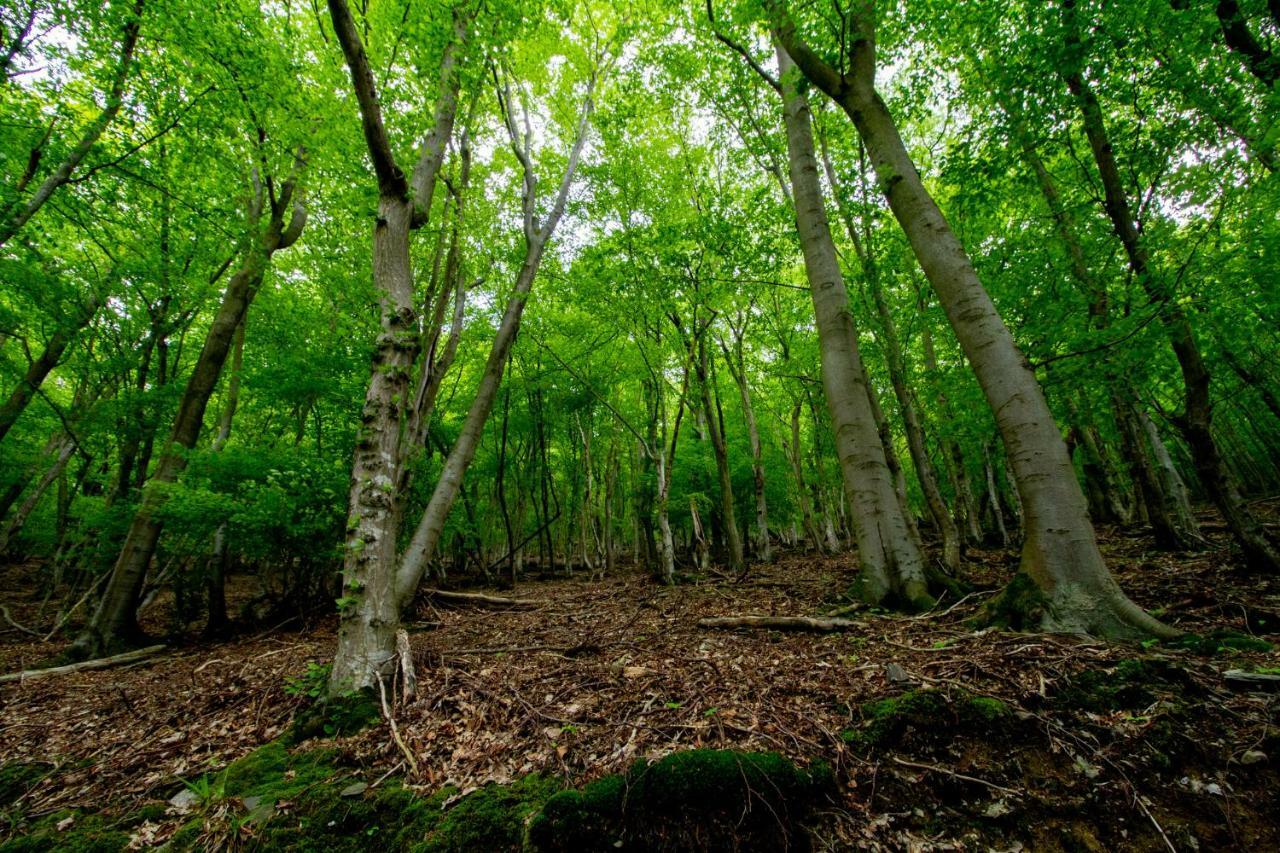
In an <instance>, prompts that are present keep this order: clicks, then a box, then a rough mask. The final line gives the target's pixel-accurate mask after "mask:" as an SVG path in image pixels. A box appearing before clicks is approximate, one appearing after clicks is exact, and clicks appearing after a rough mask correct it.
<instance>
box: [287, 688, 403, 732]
mask: <svg viewBox="0 0 1280 853" xmlns="http://www.w3.org/2000/svg"><path fill="white" fill-rule="evenodd" d="M381 718H382V709H381V706H380V704H379V701H378V697H377V695H376V694H375V693H374V692H373V690H372V689H368V690H361V691H358V692H355V693H351V694H349V695H347V696H335V697H321V698H319V699H317V700H316V701H315V703H313V704H312V705H310V706H308V707H306V708H304V709H303V710H301V711H299V712H298V713H297V715H295V716H294V719H293V724H292V725H291V726H289V731H288V732H287V733H286V735H285V740H286V741H287V742H288V743H289V745H291V746H296V745H297V744H300V743H302V742H303V741H304V740H309V739H311V738H333V737H342V736H344V735H353V734H355V733H356V732H358V731H360V730H361V729H365V728H368V727H369V726H371V725H373V724H374V723H376V722H377V721H378V720H380V719H381Z"/></svg>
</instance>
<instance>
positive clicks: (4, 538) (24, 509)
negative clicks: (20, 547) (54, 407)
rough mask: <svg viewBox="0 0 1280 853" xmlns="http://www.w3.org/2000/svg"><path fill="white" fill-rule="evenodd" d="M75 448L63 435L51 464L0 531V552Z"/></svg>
mask: <svg viewBox="0 0 1280 853" xmlns="http://www.w3.org/2000/svg"><path fill="white" fill-rule="evenodd" d="M75 450H76V443H75V440H74V439H73V438H72V437H71V436H69V435H64V436H63V438H62V442H61V444H60V445H59V446H58V452H57V455H56V456H55V457H54V460H53V465H51V466H50V467H49V469H48V470H47V471H45V472H44V475H43V476H41V477H40V479H39V480H37V481H36V484H35V487H34V488H32V489H31V490H30V492H28V493H27V497H26V500H24V501H23V502H22V504H21V505H20V506H19V507H18V509H17V511H16V512H15V513H14V514H13V517H12V518H11V519H9V523H8V524H6V525H5V527H4V530H3V531H0V554H4V553H6V552H7V551H8V550H9V546H10V545H12V544H13V540H14V539H15V538H17V536H18V534H19V533H21V532H22V528H23V527H24V526H25V525H26V523H27V519H28V518H29V517H30V516H31V512H32V511H33V510H34V509H35V508H36V505H37V504H38V503H40V499H41V498H42V497H44V493H45V492H46V491H48V490H49V486H51V485H53V483H54V481H56V480H58V479H59V478H61V477H62V475H63V472H64V471H66V470H67V462H69V461H70V460H71V455H72V454H73V453H75Z"/></svg>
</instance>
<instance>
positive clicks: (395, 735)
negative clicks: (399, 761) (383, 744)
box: [378, 678, 418, 776]
mask: <svg viewBox="0 0 1280 853" xmlns="http://www.w3.org/2000/svg"><path fill="white" fill-rule="evenodd" d="M378 698H379V699H381V700H382V714H383V716H385V717H386V718H387V725H388V726H389V727H390V728H391V739H392V740H394V741H395V742H396V746H398V747H400V751H401V752H402V753H404V757H405V760H406V761H408V762H409V770H410V772H411V773H412V775H414V776H417V775H418V762H417V761H415V760H414V758H413V753H412V752H410V751H409V747H407V746H405V744H404V740H403V739H402V738H401V737H400V729H399V728H398V727H397V726H396V718H395V717H393V716H392V715H391V709H390V708H388V707H387V688H386V685H384V684H383V683H382V679H381V678H379V679H378Z"/></svg>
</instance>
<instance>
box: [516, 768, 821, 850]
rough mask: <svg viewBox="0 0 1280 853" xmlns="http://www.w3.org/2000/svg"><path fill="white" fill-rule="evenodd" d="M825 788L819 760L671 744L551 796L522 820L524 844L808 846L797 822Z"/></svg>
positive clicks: (661, 847)
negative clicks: (667, 751) (656, 756)
mask: <svg viewBox="0 0 1280 853" xmlns="http://www.w3.org/2000/svg"><path fill="white" fill-rule="evenodd" d="M833 787H834V779H833V777H832V775H831V772H830V770H829V769H827V768H826V767H825V766H822V767H818V768H815V769H814V770H811V771H808V772H806V771H804V770H801V769H799V768H797V767H796V766H795V765H794V764H792V763H791V762H790V761H788V760H787V759H785V758H783V757H782V756H780V755H777V754H776V753H743V752H733V751H728V750H707V749H697V750H689V751H685V752H677V753H672V754H671V755H668V756H667V757H665V758H663V759H662V760H660V761H658V762H655V763H653V764H650V763H648V762H645V761H639V762H637V763H636V764H635V765H633V766H632V768H631V769H630V770H629V771H628V772H627V773H626V774H625V775H623V776H610V777H606V778H604V779H601V780H599V781H597V782H594V783H592V784H590V785H588V786H587V787H586V788H584V789H583V790H582V791H566V792H563V793H560V794H557V795H556V796H554V797H552V798H551V799H550V800H549V801H548V802H547V804H546V806H545V807H544V808H543V809H542V812H541V813H540V814H538V815H537V816H536V817H535V818H534V819H533V821H532V822H531V823H530V825H529V847H530V849H532V850H535V851H542V853H552V851H580V850H634V851H640V850H646V851H647V850H736V849H743V850H747V849H751V850H755V849H760V850H768V849H793V850H798V849H807V847H808V844H807V837H806V836H805V835H804V833H803V830H802V829H801V827H802V825H803V821H804V820H805V818H807V816H808V815H809V813H810V810H811V809H812V807H813V805H814V804H815V803H818V802H820V801H821V800H822V799H823V797H825V796H826V795H827V794H828V793H829V792H830V791H831V790H832V788H833Z"/></svg>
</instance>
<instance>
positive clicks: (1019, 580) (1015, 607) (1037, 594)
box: [975, 572, 1045, 631]
mask: <svg viewBox="0 0 1280 853" xmlns="http://www.w3.org/2000/svg"><path fill="white" fill-rule="evenodd" d="M1044 612H1045V598H1044V592H1043V591H1042V590H1041V589H1040V587H1039V586H1038V585H1037V584H1036V582H1035V581H1034V580H1032V579H1031V576H1030V575H1028V574H1026V573H1025V572H1018V573H1017V574H1016V575H1014V576H1013V580H1011V581H1009V583H1008V585H1007V586H1005V588H1004V590H1003V591H1002V592H1001V593H1000V594H999V595H997V596H996V597H995V598H993V599H991V601H989V602H988V603H987V606H986V607H985V608H983V610H982V612H981V613H980V614H979V615H978V617H977V618H976V619H975V622H977V623H979V624H981V625H990V626H993V627H996V628H1006V629H1009V630H1012V631H1038V630H1040V626H1041V623H1042V622H1043V620H1044Z"/></svg>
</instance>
